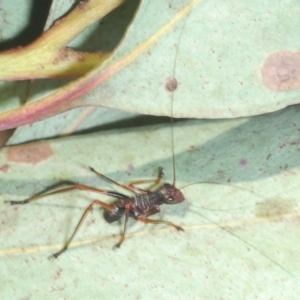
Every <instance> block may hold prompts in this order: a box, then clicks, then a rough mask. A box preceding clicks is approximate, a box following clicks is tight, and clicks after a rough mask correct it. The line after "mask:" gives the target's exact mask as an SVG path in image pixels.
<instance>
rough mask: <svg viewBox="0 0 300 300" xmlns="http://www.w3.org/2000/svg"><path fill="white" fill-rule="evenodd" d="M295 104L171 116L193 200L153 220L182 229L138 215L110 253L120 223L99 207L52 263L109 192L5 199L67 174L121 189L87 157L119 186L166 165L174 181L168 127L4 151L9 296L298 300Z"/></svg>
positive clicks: (179, 170) (1, 262)
mask: <svg viewBox="0 0 300 300" xmlns="http://www.w3.org/2000/svg"><path fill="white" fill-rule="evenodd" d="M299 113H300V109H299V107H290V108H287V109H285V110H284V111H281V112H277V113H272V114H269V115H263V116H257V117H252V118H240V119H234V120H188V121H178V122H175V126H174V152H175V162H176V186H177V187H179V188H180V187H182V192H183V193H184V194H185V197H186V201H185V202H183V203H182V204H179V205H173V206H168V205H164V206H162V207H161V213H160V214H157V215H155V216H153V218H162V219H165V220H170V221H172V222H174V223H175V224H178V225H179V226H182V227H183V228H184V229H185V231H184V232H177V231H176V230H174V229H173V228H169V227H167V226H163V225H155V226H154V225H153V226H152V225H144V224H140V223H138V222H136V221H134V220H131V221H130V222H129V228H128V235H127V239H126V240H125V242H124V244H123V245H122V247H121V248H120V249H118V250H115V251H113V250H112V249H111V248H112V246H113V245H114V244H115V243H116V242H117V241H118V237H119V233H120V232H121V230H122V229H123V223H122V222H121V223H113V224H107V223H105V221H104V220H103V218H102V212H101V211H100V212H99V210H98V209H94V211H93V213H91V214H90V215H89V216H88V218H87V220H86V221H85V223H84V224H83V225H82V227H81V228H80V230H79V232H78V234H77V235H76V237H75V240H74V243H72V245H71V247H70V249H69V250H68V251H67V252H66V253H65V254H63V255H62V256H61V257H60V258H59V259H58V260H54V261H53V260H50V261H49V260H47V257H49V256H50V255H51V253H53V252H55V251H57V250H58V249H59V248H60V247H62V245H63V243H64V242H65V241H66V240H67V239H68V237H70V235H71V234H72V232H73V230H74V228H75V226H76V224H77V222H78V221H79V219H80V217H81V215H82V213H83V211H84V209H85V208H86V207H87V206H88V204H89V203H90V202H91V201H92V200H94V199H101V200H103V201H107V202H109V201H111V200H112V199H107V198H106V197H105V196H104V195H101V194H96V193H91V192H82V191H74V192H70V193H63V194H58V195H55V196H51V197H47V198H44V199H43V200H42V199H40V200H39V201H36V202H35V203H31V204H29V205H24V206H10V205H8V204H7V203H4V202H3V201H4V200H6V201H9V200H24V199H26V198H28V196H30V195H32V194H36V193H38V192H41V191H42V190H43V189H45V188H47V187H49V186H51V185H53V184H55V183H57V182H62V181H66V180H70V181H75V182H80V183H82V184H87V185H91V186H95V187H101V188H105V189H109V190H113V189H115V187H114V186H111V185H110V184H109V183H108V182H105V181H104V180H103V179H101V178H99V177H97V176H95V174H94V173H91V172H90V170H89V168H88V166H92V167H94V168H95V169H96V170H98V171H99V172H101V173H103V174H105V175H106V176H108V177H110V178H112V179H114V180H116V181H118V182H122V183H128V182H129V181H132V180H140V179H150V178H155V177H156V175H157V171H158V167H159V166H161V167H163V168H164V170H165V177H164V180H165V181H167V182H172V178H173V166H172V144H171V129H170V125H169V124H159V125H152V126H146V127H140V128H132V129H128V128H127V129H115V130H107V131H103V132H102V133H101V134H98V133H94V134H84V135H79V136H73V137H66V138H60V139H53V140H47V141H41V142H35V143H33V144H32V143H28V144H26V143H25V144H23V145H19V146H13V147H7V148H4V149H1V152H0V170H1V174H2V175H1V182H0V184H1V205H0V211H1V216H2V217H1V221H2V226H1V228H0V237H1V240H0V246H1V250H0V254H1V257H0V268H1V271H2V274H3V275H2V281H1V292H0V293H1V295H2V298H4V299H18V298H25V297H32V298H34V299H53V298H56V299H59V298H62V297H65V298H83V297H84V298H86V297H88V298H89V299H99V298H101V299H111V298H120V295H122V297H125V298H141V299H150V298H151V299H154V298H160V299H174V298H175V299H220V298H224V299H244V298H245V297H247V298H248V299H253V298H257V299H271V298H273V299H296V298H297V297H298V294H299V276H300V263H299V260H298V256H299V251H300V246H299V243H298V239H299V236H300V230H299V226H298V223H299V222H298V218H299V204H300V203H299V198H300V197H299V195H298V193H299V176H300V175H299V174H300V172H299V168H300V156H299V154H298V153H299V145H300V144H299V128H300V121H299V120H300V118H299ZM199 182H207V183H202V184H200V183H199ZM188 184H194V185H189V186H186V185H188ZM184 186H186V187H184ZM117 191H119V192H124V191H123V190H119V189H117ZM125 193H126V191H125ZM12 270H13V273H12ZM278 282H280V284H278Z"/></svg>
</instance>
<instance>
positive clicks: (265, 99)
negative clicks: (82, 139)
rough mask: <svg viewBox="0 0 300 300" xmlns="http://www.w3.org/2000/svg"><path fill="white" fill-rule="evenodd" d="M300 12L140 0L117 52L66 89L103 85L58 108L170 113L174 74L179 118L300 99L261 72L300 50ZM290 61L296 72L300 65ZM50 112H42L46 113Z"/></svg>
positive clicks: (257, 110)
mask: <svg viewBox="0 0 300 300" xmlns="http://www.w3.org/2000/svg"><path fill="white" fill-rule="evenodd" d="M129 3H131V2H129ZM299 15H300V7H299V4H298V3H295V2H293V1H291V0H285V1H283V2H282V1H281V2H274V1H265V2H264V3H263V4H262V3H261V1H252V2H251V3H249V1H236V0H231V1H200V0H198V1H197V0H194V1H188V0H186V1H183V0H181V1H173V2H172V5H169V3H167V2H159V7H158V2H154V1H146V0H145V1H142V2H141V6H140V7H139V10H138V12H137V14H136V17H135V19H134V21H133V22H132V24H131V26H130V27H129V28H128V31H127V34H126V36H125V38H124V39H123V40H122V43H121V44H120V46H119V47H118V48H117V50H116V52H115V54H114V56H113V57H112V58H111V59H109V60H107V62H106V63H105V64H104V65H102V66H100V67H99V68H98V69H95V70H94V71H92V72H91V73H88V74H87V75H86V76H85V77H83V78H80V79H79V81H76V82H73V83H71V84H70V85H67V86H66V87H65V88H66V89H68V90H70V94H71V91H73V90H76V91H77V90H82V89H81V87H84V86H85V84H86V83H87V82H88V83H91V82H94V80H96V82H97V84H99V87H98V88H96V89H95V90H94V91H92V92H91V93H89V94H88V95H86V96H83V97H82V98H81V99H79V100H76V99H75V98H73V99H71V98H72V97H70V98H69V97H67V99H68V101H69V102H68V105H66V103H63V104H61V107H59V108H58V111H60V112H61V111H64V110H66V109H70V108H71V107H78V106H86V105H99V106H105V107H110V108H116V109H120V110H125V111H130V112H139V113H145V114H156V115H169V114H170V110H169V104H168V103H169V102H168V100H169V93H167V92H166V91H165V84H166V82H167V80H168V78H170V77H175V78H176V79H177V80H178V89H177V91H176V94H175V95H174V97H175V99H176V104H175V105H174V116H175V117H184V116H188V117H198V118H203V117H206V118H222V117H237V116H245V115H255V114H261V113H265V112H269V111H274V110H278V109H280V108H283V107H285V106H288V105H291V104H295V103H298V98H299V97H298V90H297V89H296V90H289V91H286V92H278V91H273V90H270V89H268V88H267V87H265V86H264V84H263V79H262V74H261V70H262V67H263V64H264V62H265V61H266V59H267V58H268V57H269V56H270V55H271V54H273V53H275V52H278V51H284V50H287V51H291V52H297V51H298V50H299V39H298V36H297V34H298V33H297V28H298V27H299V20H300V19H299ZM89 42H90V40H89ZM89 42H88V44H89ZM291 65H292V66H295V68H296V69H295V70H294V71H295V72H294V73H295V74H298V73H297V72H298V69H297V67H296V66H297V62H296V61H295V62H294V64H291ZM288 67H290V66H287V69H288ZM288 70H289V71H290V72H291V74H294V73H293V72H292V71H293V69H291V70H290V69H288ZM277 71H278V73H280V70H277ZM282 71H283V73H284V72H285V69H284V68H283V70H282ZM291 74H290V75H291ZM277 75H278V74H277ZM279 75H280V74H279ZM283 75H285V74H283ZM283 77H284V76H283ZM284 78H285V77H284ZM297 78H298V77H297V76H296V77H295V78H290V79H291V80H295V81H297V80H298V79H297ZM55 95H57V97H58V96H59V94H55ZM42 99H43V100H42V101H44V102H46V99H47V98H42ZM51 99H52V98H51ZM54 100H55V99H54V98H53V101H54ZM5 102H6V101H5ZM6 103H7V102H6ZM15 104H16V103H15ZM5 109H7V107H5ZM55 111H56V112H57V110H55ZM52 114H54V113H52ZM50 115H51V112H49V111H47V112H44V117H49V116H50ZM37 117H38V116H34V117H33V119H32V120H31V121H30V122H33V121H36V120H37ZM9 126H13V125H12V124H10V125H9Z"/></svg>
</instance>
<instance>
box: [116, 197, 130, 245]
mask: <svg viewBox="0 0 300 300" xmlns="http://www.w3.org/2000/svg"><path fill="white" fill-rule="evenodd" d="M132 205H133V203H132V202H127V203H126V206H125V222H124V230H123V232H122V234H121V237H120V241H119V242H118V243H117V244H116V245H115V246H114V248H120V247H121V245H122V243H123V242H124V240H125V234H126V230H127V223H128V219H129V212H130V209H131V207H132Z"/></svg>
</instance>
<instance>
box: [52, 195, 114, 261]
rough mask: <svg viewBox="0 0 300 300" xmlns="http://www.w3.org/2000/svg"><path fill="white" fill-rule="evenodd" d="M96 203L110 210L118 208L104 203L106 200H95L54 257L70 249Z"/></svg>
mask: <svg viewBox="0 0 300 300" xmlns="http://www.w3.org/2000/svg"><path fill="white" fill-rule="evenodd" d="M95 205H98V206H101V207H103V208H104V209H106V210H110V211H112V210H115V209H117V207H116V206H115V205H109V204H107V203H104V202H102V201H100V200H94V201H93V202H92V203H91V204H90V205H89V206H88V207H87V208H86V210H85V211H84V213H83V215H82V217H81V218H80V220H79V222H78V224H77V226H76V228H75V230H74V232H73V234H72V235H71V237H70V239H69V240H68V241H67V242H66V244H65V245H64V247H63V248H62V249H61V250H60V251H58V252H56V253H54V254H53V257H54V258H57V257H58V256H60V255H61V254H62V253H64V252H65V251H66V250H67V249H68V247H69V245H70V243H71V242H72V240H73V239H74V237H75V235H76V233H77V232H78V230H79V228H80V226H81V225H82V223H83V222H84V220H85V218H86V216H87V215H88V213H89V212H91V211H92V210H93V207H94V206H95Z"/></svg>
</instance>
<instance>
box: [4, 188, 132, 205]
mask: <svg viewBox="0 0 300 300" xmlns="http://www.w3.org/2000/svg"><path fill="white" fill-rule="evenodd" d="M72 190H84V191H90V192H96V193H101V194H104V195H108V196H113V197H117V198H121V199H123V198H127V197H126V196H124V195H122V194H119V193H115V192H110V191H106V190H102V189H97V188H93V187H90V186H86V185H82V184H74V185H73V186H70V187H67V188H64V189H60V190H57V191H54V192H50V193H46V194H38V195H33V196H31V197H30V198H28V199H26V200H21V201H5V202H6V203H10V204H11V205H23V204H28V203H30V202H33V201H36V200H38V199H40V198H42V197H46V196H51V195H55V194H59V193H65V192H69V191H72Z"/></svg>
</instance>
